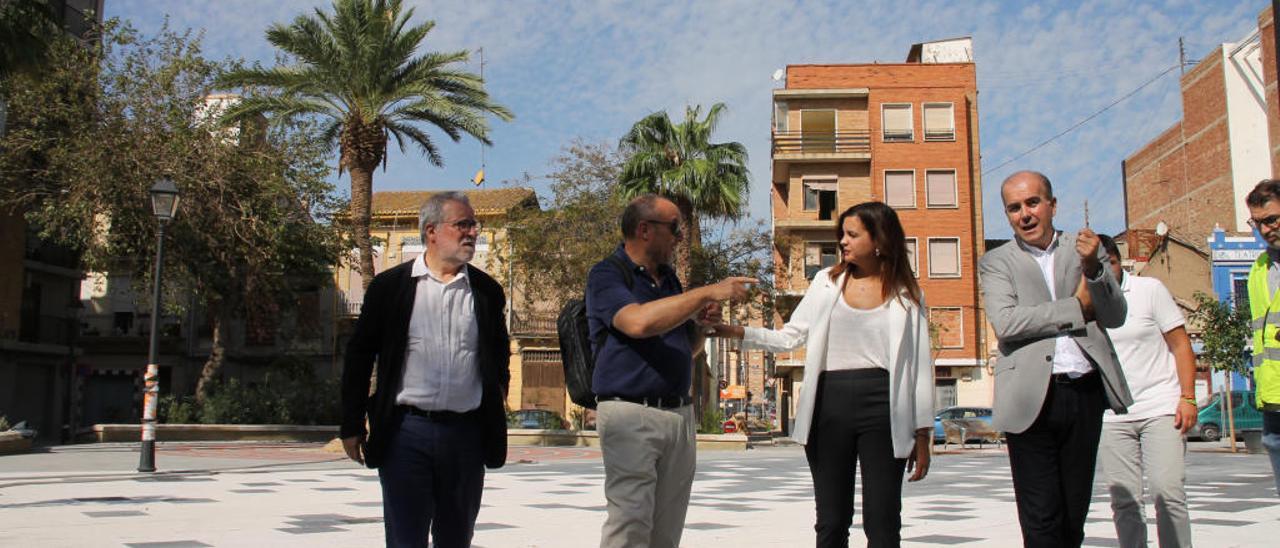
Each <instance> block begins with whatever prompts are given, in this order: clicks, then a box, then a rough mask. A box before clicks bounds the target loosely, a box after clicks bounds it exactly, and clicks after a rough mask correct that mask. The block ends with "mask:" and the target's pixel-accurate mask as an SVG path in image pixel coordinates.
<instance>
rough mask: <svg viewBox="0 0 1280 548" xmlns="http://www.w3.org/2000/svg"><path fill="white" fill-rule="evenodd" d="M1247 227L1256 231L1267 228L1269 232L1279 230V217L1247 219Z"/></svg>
mask: <svg viewBox="0 0 1280 548" xmlns="http://www.w3.org/2000/svg"><path fill="white" fill-rule="evenodd" d="M1248 222H1249V226H1251V227H1253V228H1257V229H1261V228H1262V227H1264V226H1265V227H1267V228H1268V229H1270V230H1275V229H1276V228H1280V215H1272V216H1270V217H1266V218H1263V219H1249V221H1248Z"/></svg>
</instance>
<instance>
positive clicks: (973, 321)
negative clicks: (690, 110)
mask: <svg viewBox="0 0 1280 548" xmlns="http://www.w3.org/2000/svg"><path fill="white" fill-rule="evenodd" d="M773 108H774V114H773V148H772V164H773V165H772V185H771V187H772V188H771V191H772V206H773V227H774V240H775V243H774V262H775V268H776V276H777V283H778V288H779V292H780V298H779V305H780V306H779V308H780V311H781V316H782V318H785V317H787V316H789V314H790V312H791V310H792V309H794V306H795V304H797V303H798V302H799V298H800V297H801V296H802V295H803V294H804V291H805V289H806V288H807V287H808V284H809V280H811V279H812V278H813V276H814V274H815V273H816V272H817V271H818V270H819V269H821V268H823V267H827V266H831V265H833V264H835V263H836V262H838V261H839V250H838V247H837V240H838V238H837V236H836V233H837V232H836V226H835V219H836V218H837V217H838V216H839V214H840V212H841V211H843V210H844V209H846V208H848V207H850V206H853V205H854V204H858V203H861V202H866V201H872V200H876V201H882V202H885V203H887V204H889V205H890V206H892V207H894V208H895V209H896V210H897V212H898V215H899V218H900V219H901V220H902V223H903V225H904V228H905V229H906V234H907V238H908V242H907V243H908V248H909V250H910V251H911V253H912V257H911V261H912V266H913V268H914V270H915V271H916V276H917V278H918V279H919V281H920V285H921V288H922V289H923V290H924V293H925V296H926V301H927V304H928V306H929V315H930V320H931V323H933V324H934V325H936V331H937V336H936V341H935V352H936V358H935V363H936V365H937V370H936V374H937V391H936V404H937V405H938V407H945V406H948V405H957V404H970V405H983V404H987V403H989V402H990V388H989V387H988V386H987V381H988V379H987V378H986V377H987V376H986V374H985V372H984V371H982V367H980V366H981V365H983V364H984V363H985V357H986V352H985V351H984V350H983V349H984V348H985V344H984V340H983V339H984V336H983V332H984V329H983V327H982V326H983V325H984V321H985V320H984V319H983V318H982V317H981V310H980V308H979V306H980V303H979V300H980V299H979V293H978V277H977V272H976V269H975V265H976V262H977V258H978V257H979V256H980V255H981V254H982V253H983V248H984V242H983V237H982V183H981V179H980V174H981V170H980V167H979V146H978V127H977V124H978V106H977V79H976V71H975V65H974V62H973V57H972V42H971V40H970V39H969V38H959V39H952V40H943V41H937V42H928V43H922V44H916V45H914V46H912V47H911V50H910V53H909V54H908V57H907V61H906V62H905V63H892V64H883V63H876V64H848V65H789V66H788V67H787V69H786V82H785V86H784V87H783V88H781V89H775V90H774V91H773ZM782 318H780V319H782ZM775 323H778V324H780V322H775ZM803 364H804V356H803V352H802V351H797V352H793V353H789V354H780V355H778V356H776V363H775V365H776V369H775V371H776V375H777V376H778V377H779V378H780V380H781V381H782V385H783V386H782V390H781V398H780V402H779V403H780V404H781V405H780V406H779V408H780V414H785V415H786V416H787V417H788V418H789V417H791V416H793V411H794V405H795V403H794V396H795V395H797V394H798V393H799V390H800V384H801V379H802V376H801V373H802V369H803ZM785 424H786V422H785V421H784V425H785Z"/></svg>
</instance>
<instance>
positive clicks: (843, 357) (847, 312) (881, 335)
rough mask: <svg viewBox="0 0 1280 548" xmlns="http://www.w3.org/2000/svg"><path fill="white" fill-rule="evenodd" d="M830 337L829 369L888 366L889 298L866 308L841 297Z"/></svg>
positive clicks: (835, 309) (828, 350) (837, 304)
mask: <svg viewBox="0 0 1280 548" xmlns="http://www.w3.org/2000/svg"><path fill="white" fill-rule="evenodd" d="M827 341H828V342H827V371H840V370H847V369H871V368H875V367H879V368H881V369H888V368H889V366H888V365H887V364H888V362H889V356H888V351H889V301H888V300H886V301H885V302H884V304H881V305H880V306H877V307H875V308H871V309H866V310H863V309H860V308H854V307H852V306H849V303H846V302H844V296H840V297H837V298H836V305H835V308H834V309H832V310H831V323H830V324H829V326H828V328H827Z"/></svg>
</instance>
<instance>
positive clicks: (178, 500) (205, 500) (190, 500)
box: [163, 497, 218, 504]
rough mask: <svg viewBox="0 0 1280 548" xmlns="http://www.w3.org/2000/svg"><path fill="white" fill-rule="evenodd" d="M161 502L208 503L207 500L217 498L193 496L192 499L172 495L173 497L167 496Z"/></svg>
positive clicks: (210, 500) (214, 500)
mask: <svg viewBox="0 0 1280 548" xmlns="http://www.w3.org/2000/svg"><path fill="white" fill-rule="evenodd" d="M163 502H168V503H170V504H205V503H209V502H218V500H217V499H207V498H194V499H188V498H180V497H174V498H167V499H164V501H163Z"/></svg>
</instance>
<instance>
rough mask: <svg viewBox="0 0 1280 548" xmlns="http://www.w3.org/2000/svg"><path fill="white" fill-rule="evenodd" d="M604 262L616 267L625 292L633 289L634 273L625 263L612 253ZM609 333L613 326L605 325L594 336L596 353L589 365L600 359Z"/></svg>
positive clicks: (634, 282) (634, 283)
mask: <svg viewBox="0 0 1280 548" xmlns="http://www.w3.org/2000/svg"><path fill="white" fill-rule="evenodd" d="M604 260H605V262H607V263H609V264H611V265H613V266H615V267H617V268H618V270H620V271H622V282H623V283H624V284H626V286H627V290H631V289H632V288H633V287H635V285H636V276H635V273H634V272H631V267H629V266H627V262H626V261H624V260H622V258H620V257H618V256H617V255H614V254H612V253H610V254H609V256H608V257H605V258H604ZM610 331H613V326H612V325H606V326H604V329H602V330H600V334H599V335H597V336H596V341H595V342H596V351H595V352H594V353H593V355H592V356H591V363H596V360H598V359H599V358H600V351H601V350H603V349H604V343H605V340H606V339H608V338H609V332H610Z"/></svg>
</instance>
